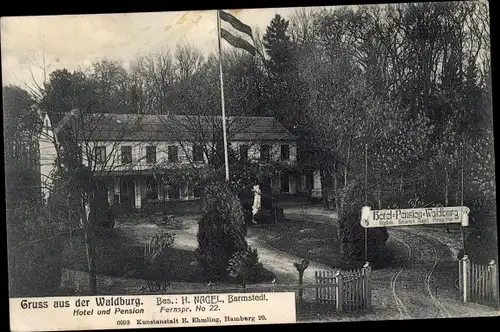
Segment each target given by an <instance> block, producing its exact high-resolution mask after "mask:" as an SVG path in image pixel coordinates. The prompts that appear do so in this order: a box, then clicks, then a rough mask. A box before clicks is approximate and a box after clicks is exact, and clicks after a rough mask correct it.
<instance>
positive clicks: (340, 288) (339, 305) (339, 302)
mask: <svg viewBox="0 0 500 332" xmlns="http://www.w3.org/2000/svg"><path fill="white" fill-rule="evenodd" d="M335 280H336V284H337V287H335V290H336V291H337V294H335V295H336V296H335V300H336V309H337V312H342V309H343V307H344V296H343V293H344V285H343V278H342V274H340V271H337V275H336V276H335Z"/></svg>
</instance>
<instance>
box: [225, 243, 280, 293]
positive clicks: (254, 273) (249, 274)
mask: <svg viewBox="0 0 500 332" xmlns="http://www.w3.org/2000/svg"><path fill="white" fill-rule="evenodd" d="M227 270H228V272H229V276H230V277H231V278H234V279H236V280H239V281H241V283H242V286H243V287H244V286H245V285H246V283H247V282H262V281H270V280H272V279H273V278H274V274H273V273H272V272H269V271H268V270H266V269H265V268H264V266H263V265H262V263H260V262H259V254H258V253H257V249H253V248H252V247H250V246H249V247H248V248H247V249H246V250H241V251H237V252H235V253H234V254H233V256H232V257H231V258H230V259H229V262H228V267H227Z"/></svg>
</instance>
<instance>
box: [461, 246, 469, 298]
mask: <svg viewBox="0 0 500 332" xmlns="http://www.w3.org/2000/svg"><path fill="white" fill-rule="evenodd" d="M469 276H470V261H469V256H467V255H464V257H463V258H462V288H463V289H462V296H463V301H464V303H466V302H467V301H468V300H469V288H470V285H469V282H470V278H469Z"/></svg>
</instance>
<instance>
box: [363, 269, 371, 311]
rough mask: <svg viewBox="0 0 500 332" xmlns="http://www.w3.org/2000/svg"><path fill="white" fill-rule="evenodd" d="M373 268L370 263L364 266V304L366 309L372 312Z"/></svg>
mask: <svg viewBox="0 0 500 332" xmlns="http://www.w3.org/2000/svg"><path fill="white" fill-rule="evenodd" d="M371 270H372V269H371V267H370V263H368V262H366V263H365V265H363V276H364V279H363V286H364V292H363V293H364V294H363V295H364V297H365V298H364V303H365V309H366V310H370V309H371V307H372V290H371V285H370V274H371Z"/></svg>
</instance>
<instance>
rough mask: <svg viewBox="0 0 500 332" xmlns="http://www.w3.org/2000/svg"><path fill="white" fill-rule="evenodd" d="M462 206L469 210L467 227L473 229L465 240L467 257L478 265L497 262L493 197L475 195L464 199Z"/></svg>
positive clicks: (494, 203) (494, 202)
mask: <svg viewBox="0 0 500 332" xmlns="http://www.w3.org/2000/svg"><path fill="white" fill-rule="evenodd" d="M464 204H465V205H466V206H467V207H469V209H470V214H469V226H470V227H471V228H473V229H474V231H473V232H472V233H471V234H469V235H468V236H467V238H466V250H467V255H469V257H470V258H471V260H472V261H473V262H474V263H479V264H487V263H488V262H489V261H490V260H492V259H494V260H496V261H498V236H497V234H498V233H497V227H498V226H497V221H496V201H495V197H494V196H485V195H477V196H475V197H473V198H469V199H466V200H465V203H464Z"/></svg>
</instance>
